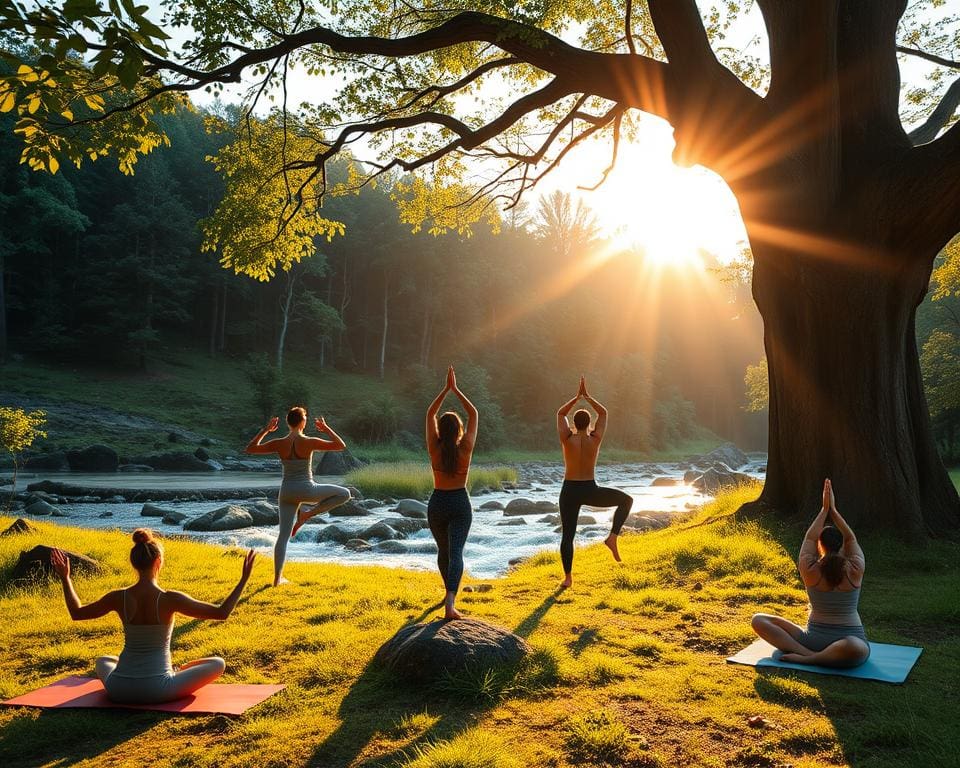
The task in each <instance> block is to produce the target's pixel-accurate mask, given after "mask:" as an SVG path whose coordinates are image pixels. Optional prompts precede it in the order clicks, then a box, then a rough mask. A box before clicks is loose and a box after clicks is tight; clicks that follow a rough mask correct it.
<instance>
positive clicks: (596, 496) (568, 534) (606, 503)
mask: <svg viewBox="0 0 960 768" xmlns="http://www.w3.org/2000/svg"><path fill="white" fill-rule="evenodd" d="M584 504H588V505H589V506H591V507H616V508H617V511H616V512H614V513H613V526H612V527H611V529H610V532H611V533H620V529H621V528H623V523H624V521H625V520H626V519H627V515H629V514H630V507H632V506H633V499H632V498H630V496H629V495H628V494H626V493H624V492H623V491H621V490H619V489H617V488H601V487H600V486H598V485H597V481H596V480H564V481H563V486H562V487H561V488H560V524H561V525H562V526H563V535H562V538H561V539H560V559H561V560H562V561H563V572H564V573H570V571H571V570H572V569H573V537H574V536H575V535H576V533H577V518H578V517H580V507H582V506H583V505H584Z"/></svg>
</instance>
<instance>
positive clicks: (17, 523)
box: [0, 517, 40, 536]
mask: <svg viewBox="0 0 960 768" xmlns="http://www.w3.org/2000/svg"><path fill="white" fill-rule="evenodd" d="M39 532H40V529H39V528H37V527H36V526H35V525H31V524H30V523H28V522H27V521H26V520H24V519H23V518H22V517H18V518H17V519H16V520H14V521H13V522H12V523H10V526H9V527H8V528H7V529H6V530H5V531H4V532H3V533H0V536H17V535H18V534H21V533H39Z"/></svg>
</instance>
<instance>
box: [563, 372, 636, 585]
mask: <svg viewBox="0 0 960 768" xmlns="http://www.w3.org/2000/svg"><path fill="white" fill-rule="evenodd" d="M581 398H582V399H583V400H586V401H587V403H589V404H590V406H591V407H592V408H593V409H594V410H595V411H596V412H597V422H596V424H595V425H594V427H593V429H592V430H591V429H590V412H589V411H587V410H585V409H583V408H581V409H580V410H578V411H577V412H576V413H574V414H573V426H574V427H575V429H571V428H570V422H568V421H567V415H568V414H569V413H570V411H571V410H573V406H575V405H576V404H577V403H578V402H579V401H580V399H581ZM606 429H607V409H606V408H604V407H603V405H601V404H600V403H598V402H597V401H596V400H594V399H593V398H592V397H590V395H588V394H587V384H586V382H585V381H584V378H583V376H581V377H580V389H578V390H577V394H576V396H575V397H574V398H573V399H571V400H568V401H567V402H566V403H564V404H563V405H562V406H560V410H558V411H557V433H558V434H559V436H560V446H561V447H562V448H563V467H564V471H563V486H561V488H560V525H561V527H562V531H563V533H562V536H561V539H560V559H561V561H562V562H563V573H564V579H563V583H562V584H561V586H562V587H569V586H570V585H571V584H573V574H572V571H573V537H574V536H575V535H576V533H577V518H578V517H579V516H580V507H581V506H583V505H584V504H588V505H590V506H591V507H616V508H617V509H616V511H615V512H614V513H613V526H612V527H611V529H610V535H609V536H607V538H606V539H604V542H603V543H604V544H606V545H607V547H608V548H609V549H610V551H611V552H612V553H613V558H614V560H616V561H617V562H618V563H619V562H620V551H619V550H618V549H617V537H618V536H619V535H620V529H621V528H623V523H624V521H625V520H626V519H627V515H629V514H630V507H632V506H633V499H632V498H630V496H629V495H628V494H626V493H624V492H623V491H621V490H618V489H616V488H601V487H600V486H598V485H597V482H596V480H594V471H595V469H596V465H597V455H598V454H599V453H600V443H601V442H602V441H603V433H604V432H605V431H606Z"/></svg>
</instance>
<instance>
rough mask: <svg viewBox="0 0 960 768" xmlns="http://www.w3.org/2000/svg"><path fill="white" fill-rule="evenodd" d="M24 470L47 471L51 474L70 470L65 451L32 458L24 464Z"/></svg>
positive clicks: (42, 454)
mask: <svg viewBox="0 0 960 768" xmlns="http://www.w3.org/2000/svg"><path fill="white" fill-rule="evenodd" d="M23 467H24V469H45V470H47V471H51V472H65V471H67V470H69V469H70V462H69V461H67V454H66V452H64V451H53V452H51V453H41V454H39V455H37V456H31V457H30V458H29V459H27V460H26V461H25V462H24V463H23Z"/></svg>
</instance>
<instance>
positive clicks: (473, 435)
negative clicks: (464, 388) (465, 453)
mask: <svg viewBox="0 0 960 768" xmlns="http://www.w3.org/2000/svg"><path fill="white" fill-rule="evenodd" d="M450 371H451V373H452V372H453V366H450ZM451 391H452V392H453V394H454V395H456V396H457V399H459V400H460V402H461V403H463V409H464V410H465V411H466V412H467V430H466V433H465V434H464V436H463V439H464V440H467V441H468V442H469V443H470V446H471V447H473V446H474V445H476V444H477V429H478V428H479V426H480V412H479V411H478V410H477V406H475V405H474V404H473V403H471V402H470V400H469V398H468V397H467V396H466V395H465V394H463V392H461V391H460V387H458V386H457V381H456V379H454V380H453V389H452V390H451Z"/></svg>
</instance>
